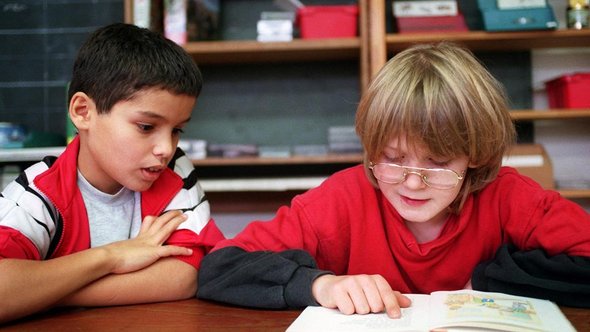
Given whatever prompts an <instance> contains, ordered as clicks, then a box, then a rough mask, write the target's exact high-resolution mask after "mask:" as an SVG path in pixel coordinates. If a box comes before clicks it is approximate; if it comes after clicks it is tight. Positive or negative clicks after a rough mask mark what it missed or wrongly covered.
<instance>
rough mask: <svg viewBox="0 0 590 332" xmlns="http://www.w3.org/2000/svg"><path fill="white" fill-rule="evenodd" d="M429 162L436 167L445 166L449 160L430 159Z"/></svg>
mask: <svg viewBox="0 0 590 332" xmlns="http://www.w3.org/2000/svg"><path fill="white" fill-rule="evenodd" d="M430 162H431V163H432V164H433V165H435V166H437V167H445V166H447V165H448V164H449V162H448V161H447V160H444V161H443V160H434V159H430Z"/></svg>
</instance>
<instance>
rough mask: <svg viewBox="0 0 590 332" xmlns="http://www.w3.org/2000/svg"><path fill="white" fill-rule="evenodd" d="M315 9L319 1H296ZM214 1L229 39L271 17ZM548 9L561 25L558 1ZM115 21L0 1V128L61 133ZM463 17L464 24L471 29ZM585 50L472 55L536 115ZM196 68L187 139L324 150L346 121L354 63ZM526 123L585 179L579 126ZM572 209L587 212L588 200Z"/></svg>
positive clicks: (82, 1) (247, 5)
mask: <svg viewBox="0 0 590 332" xmlns="http://www.w3.org/2000/svg"><path fill="white" fill-rule="evenodd" d="M322 2H326V1H322V0H314V1H306V3H308V4H311V3H322ZM328 2H329V1H328ZM345 2H346V1H344V2H343V1H331V2H330V3H345ZM224 3H230V4H231V6H229V5H228V7H227V8H231V10H227V11H225V12H224V17H223V19H222V22H223V26H224V31H225V33H226V37H228V38H233V39H253V38H254V36H255V28H254V25H253V24H252V22H253V20H254V21H255V20H256V19H257V15H258V13H259V12H260V10H273V9H275V10H276V7H274V6H273V5H272V2H271V1H270V0H252V1H243V0H224ZM474 3H475V2H470V1H462V4H463V8H464V9H465V10H467V11H473V10H474V7H473V6H475V5H474ZM550 3H551V4H552V5H553V6H554V9H555V12H556V16H557V17H558V18H559V19H560V21H561V24H562V25H564V23H563V21H564V17H565V6H564V3H565V2H564V1H560V0H559V1H558V0H552V1H550ZM122 20H123V1H122V0H103V1H94V0H61V1H51V0H12V1H6V0H0V73H2V74H1V75H0V122H20V123H23V124H25V125H27V126H28V127H29V128H30V129H31V130H35V131H45V132H52V133H57V134H62V135H63V134H65V117H66V100H65V98H66V92H65V89H66V85H67V82H68V81H69V77H70V72H71V65H72V63H73V59H74V57H75V53H76V51H77V49H78V47H79V45H80V44H81V42H82V41H83V40H84V39H85V38H86V36H87V35H88V34H89V33H90V32H91V31H93V30H94V29H96V28H97V27H99V26H102V25H105V24H108V23H111V22H119V21H122ZM469 20H470V21H469V22H468V23H469V24H470V25H477V24H478V22H477V21H473V20H472V19H469ZM589 52H590V48H577V49H575V50H542V51H532V52H514V53H493V52H492V53H478V54H477V55H478V56H480V57H481V58H482V60H483V61H484V62H485V63H486V65H488V67H489V68H490V70H491V71H492V73H493V74H494V75H496V76H497V77H498V78H499V79H500V80H501V81H502V82H503V83H504V84H505V85H506V87H507V89H508V92H509V95H510V99H511V103H512V106H513V107H514V108H521V109H522V108H533V107H534V108H540V109H542V108H545V107H546V96H545V92H544V88H543V84H542V82H543V81H544V80H546V79H548V78H551V77H554V76H557V75H560V74H561V73H565V72H570V71H573V70H576V71H587V72H588V71H590V57H589ZM201 69H202V71H203V75H204V79H205V86H204V89H203V95H202V98H200V99H199V102H198V105H197V108H196V112H195V114H194V117H193V120H192V121H191V123H190V124H189V125H188V126H187V128H186V134H185V137H187V138H204V139H206V140H208V141H210V142H219V143H234V142H240V143H244V142H251V143H256V144H266V143H272V144H288V145H292V144H310V143H325V142H326V130H327V127H328V126H330V125H352V123H353V119H354V111H355V109H356V103H357V101H358V99H359V94H358V91H359V90H360V89H359V74H358V70H359V68H358V63H357V62H356V61H334V62H330V63H326V62H320V63H315V62H305V63H288V64H274V65H273V64H257V65H242V66H201ZM277 109H278V110H279V111H278V112H277ZM531 126H534V127H533V128H534V129H533V130H532V131H531V129H530V128H525V130H524V134H523V135H522V137H521V138H522V139H523V140H524V141H535V142H540V143H542V144H544V145H545V147H546V149H547V151H548V152H549V155H550V157H551V159H552V162H553V165H554V170H555V178H556V179H557V180H558V181H559V180H571V178H572V177H574V178H578V177H579V178H580V179H582V180H584V181H586V180H588V179H590V173H587V172H585V171H581V170H585V169H586V168H587V165H588V164H590V145H589V144H588V142H589V137H588V135H589V132H590V130H589V128H590V125H589V123H588V119H584V120H582V121H553V122H545V121H536V122H535V123H534V125H533V124H531ZM533 135H534V136H533ZM574 180H575V179H574ZM578 202H579V203H580V204H582V205H583V206H585V207H586V208H587V209H588V210H589V211H590V200H589V199H582V200H578ZM267 217H269V215H268V214H262V215H261V216H260V218H261V219H264V218H267ZM216 219H218V221H220V223H221V224H227V225H231V226H233V225H236V223H237V224H240V223H243V222H246V221H248V220H251V219H256V217H255V215H251V214H250V215H240V214H237V215H236V214H226V215H223V214H221V215H218V216H216ZM230 228H231V227H230ZM232 232H233V230H232Z"/></svg>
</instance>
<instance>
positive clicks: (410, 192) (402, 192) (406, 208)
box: [376, 139, 468, 227]
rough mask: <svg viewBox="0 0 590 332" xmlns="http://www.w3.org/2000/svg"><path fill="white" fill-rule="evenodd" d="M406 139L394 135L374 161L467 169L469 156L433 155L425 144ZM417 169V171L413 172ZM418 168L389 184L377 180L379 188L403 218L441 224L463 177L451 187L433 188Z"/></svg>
mask: <svg viewBox="0 0 590 332" xmlns="http://www.w3.org/2000/svg"><path fill="white" fill-rule="evenodd" d="M412 146H413V145H408V144H406V142H405V140H398V139H393V140H391V142H390V143H389V144H388V145H387V147H386V148H385V150H384V151H383V156H382V157H381V159H380V160H378V161H376V162H377V163H394V164H398V165H401V166H406V167H420V168H439V169H440V168H443V169H450V170H453V171H454V172H456V173H457V174H462V173H463V172H464V171H465V172H466V169H467V166H468V158H467V157H466V156H462V157H459V158H453V159H450V158H444V157H439V156H433V155H431V154H430V153H429V151H428V150H427V149H425V148H418V149H417V150H416V149H413V148H412ZM416 173H417V174H416ZM420 174H421V173H420V171H416V172H415V173H414V172H411V173H407V174H406V178H405V181H402V182H400V183H397V184H388V183H384V182H381V181H377V183H378V185H379V189H381V191H382V192H383V194H384V195H385V197H386V198H387V200H388V201H389V202H390V203H391V204H392V205H393V207H394V208H395V209H396V210H397V211H398V213H399V214H400V215H401V216H402V218H403V219H404V220H405V221H406V222H410V223H422V225H423V226H425V227H427V226H428V225H432V226H435V225H441V224H442V223H444V221H445V220H446V218H447V216H448V210H447V207H448V206H449V205H450V204H451V203H452V202H453V201H454V200H455V198H456V197H457V195H458V193H459V191H460V189H461V185H462V184H463V180H460V181H459V183H458V184H457V185H456V186H455V187H454V188H451V189H436V188H432V187H429V186H428V185H426V184H425V183H424V182H423V181H422V178H421V177H420Z"/></svg>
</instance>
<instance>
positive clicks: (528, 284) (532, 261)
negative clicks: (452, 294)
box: [471, 245, 590, 308]
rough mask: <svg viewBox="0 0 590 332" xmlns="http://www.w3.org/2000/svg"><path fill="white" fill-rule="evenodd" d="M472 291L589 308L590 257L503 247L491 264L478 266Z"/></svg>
mask: <svg viewBox="0 0 590 332" xmlns="http://www.w3.org/2000/svg"><path fill="white" fill-rule="evenodd" d="M471 285H472V287H473V289H475V290H480V291H489V292H501V293H508V294H514V295H521V296H528V297H535V298H541V299H547V300H551V301H553V302H555V303H557V304H559V305H565V306H570V307H582V308H590V257H581V256H568V255H565V254H560V255H556V256H547V254H546V253H545V252H544V251H543V250H541V249H536V250H530V251H520V250H518V249H517V248H516V247H515V246H514V245H503V246H501V247H500V248H499V249H498V251H497V252H496V256H495V258H494V259H493V260H491V261H488V262H484V263H481V264H479V265H478V266H477V267H476V268H475V270H474V272H473V275H472V278H471Z"/></svg>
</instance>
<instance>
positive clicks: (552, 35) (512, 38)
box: [385, 29, 590, 52]
mask: <svg viewBox="0 0 590 332" xmlns="http://www.w3.org/2000/svg"><path fill="white" fill-rule="evenodd" d="M443 40H446V41H453V42H456V43H459V44H463V45H465V46H466V47H468V48H469V49H471V50H473V51H523V50H531V49H538V48H562V47H588V45H590V29H583V30H573V29H571V30H570V29H562V30H546V31H511V32H486V31H467V32H429V33H403V34H399V33H398V34H388V35H387V36H386V37H385V42H386V44H387V50H388V51H389V52H399V51H401V50H403V49H405V48H407V47H409V46H410V45H412V44H417V43H431V42H438V41H443Z"/></svg>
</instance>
